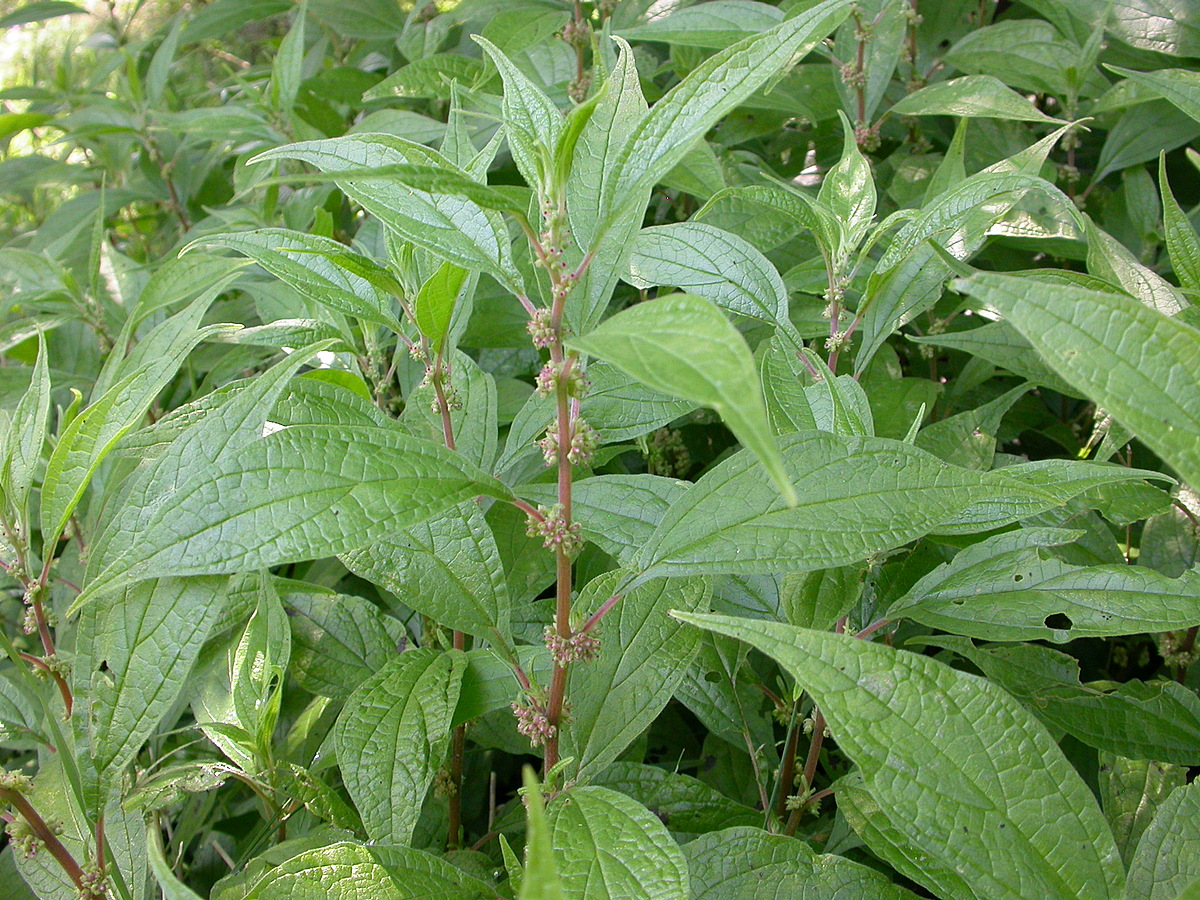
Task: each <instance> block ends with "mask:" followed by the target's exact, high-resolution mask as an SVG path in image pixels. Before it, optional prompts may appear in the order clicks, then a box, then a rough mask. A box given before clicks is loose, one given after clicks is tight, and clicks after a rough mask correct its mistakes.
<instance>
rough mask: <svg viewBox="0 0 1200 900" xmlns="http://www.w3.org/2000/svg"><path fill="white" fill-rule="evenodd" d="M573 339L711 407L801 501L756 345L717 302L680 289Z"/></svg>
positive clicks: (788, 494) (653, 383)
mask: <svg viewBox="0 0 1200 900" xmlns="http://www.w3.org/2000/svg"><path fill="white" fill-rule="evenodd" d="M567 343H568V346H569V347H571V348H572V349H575V350H581V351H583V352H585V353H589V354H591V355H593V356H598V357H600V358H601V359H603V360H606V361H607V362H610V363H612V364H613V365H615V366H617V367H618V368H620V369H623V370H624V371H626V372H628V373H629V374H630V375H632V376H633V377H634V378H636V379H638V380H639V381H641V382H642V383H643V384H646V385H648V386H649V387H651V388H654V389H655V390H659V391H662V392H664V393H667V394H672V395H674V396H677V397H682V398H684V399H686V400H691V401H693V402H695V403H700V404H703V405H704V406H711V407H712V408H713V409H715V410H716V411H717V412H718V413H719V414H720V415H721V418H722V419H723V420H724V421H725V424H726V425H728V426H729V430H730V431H732V432H733V433H734V436H736V437H737V438H738V440H740V441H741V442H742V444H743V445H744V446H745V447H747V448H748V449H749V450H751V451H752V452H753V453H754V454H755V455H756V456H757V457H758V458H759V459H760V460H761V461H762V464H763V466H764V467H765V468H766V470H767V471H768V472H769V473H770V475H771V478H772V480H773V481H774V483H775V487H776V490H778V491H780V492H781V493H782V494H783V496H784V498H785V499H786V500H787V502H788V503H789V504H791V505H794V504H795V501H796V494H795V491H794V489H793V487H792V485H791V483H790V481H789V480H788V478H787V475H786V474H785V472H784V468H783V463H782V460H781V459H780V456H779V448H778V446H777V445H776V443H775V438H774V436H773V435H772V433H771V428H770V425H769V424H768V422H767V414H766V409H765V407H764V406H763V400H762V393H761V390H760V389H759V386H758V377H757V373H756V372H755V370H754V360H753V359H752V358H751V356H750V349H749V347H747V346H746V341H745V338H743V337H742V336H741V334H740V333H739V332H738V331H737V329H736V328H734V327H733V325H731V324H730V322H729V320H728V319H727V318H726V317H725V315H724V313H722V312H721V311H720V310H719V309H717V308H716V307H714V306H713V305H712V304H710V303H708V302H706V301H704V300H702V299H700V298H698V297H693V296H691V295H690V294H673V295H671V296H669V297H663V298H660V299H657V300H652V301H649V302H646V303H640V304H638V305H637V306H634V307H631V308H630V309H627V310H625V311H624V312H620V313H617V315H615V316H613V317H612V318H610V319H607V320H606V321H605V322H604V324H602V325H601V326H600V327H599V328H597V329H596V330H595V331H593V332H592V333H591V334H588V335H587V336H585V337H582V338H574V339H572V340H570V341H568V342H567Z"/></svg>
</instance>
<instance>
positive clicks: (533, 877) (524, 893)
mask: <svg viewBox="0 0 1200 900" xmlns="http://www.w3.org/2000/svg"><path fill="white" fill-rule="evenodd" d="M521 777H522V780H523V781H524V782H525V798H526V804H525V815H526V821H527V822H528V825H527V826H526V829H525V833H526V838H525V872H524V874H523V875H522V876H521V887H520V890H519V891H518V892H517V900H565V896H564V894H563V888H562V880H561V879H560V878H559V877H558V865H557V864H556V863H555V861H554V846H553V843H552V841H551V837H550V824H549V822H547V820H546V806H545V804H544V803H543V802H542V789H541V785H539V784H538V780H537V776H536V775H534V774H533V767H532V766H525V767H523V768H522V770H521Z"/></svg>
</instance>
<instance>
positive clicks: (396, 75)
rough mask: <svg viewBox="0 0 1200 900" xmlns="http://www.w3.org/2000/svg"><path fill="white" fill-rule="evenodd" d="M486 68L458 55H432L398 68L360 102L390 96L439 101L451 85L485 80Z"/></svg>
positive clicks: (482, 63) (480, 63) (475, 61)
mask: <svg viewBox="0 0 1200 900" xmlns="http://www.w3.org/2000/svg"><path fill="white" fill-rule="evenodd" d="M486 73H487V65H486V63H484V61H483V60H481V59H475V58H473V57H470V56H463V55H461V54H458V53H435V54H433V55H432V56H426V57H425V58H424V59H415V60H413V61H412V62H410V63H409V64H408V65H406V66H401V67H400V68H398V69H397V70H396V71H395V72H393V73H392V74H390V75H389V76H388V77H387V78H385V79H383V81H381V82H379V84H377V85H375V87H373V88H371V89H370V90H369V91H367V92H366V93H365V94H363V100H368V101H369V100H384V99H390V98H392V97H404V98H408V99H418V98H429V99H437V100H440V99H442V98H444V97H445V96H446V94H447V93H448V92H449V86H450V84H451V82H454V81H457V82H458V83H459V84H462V85H466V86H467V87H471V86H473V85H475V84H476V83H480V82H483V81H484V80H486V77H487V74H486Z"/></svg>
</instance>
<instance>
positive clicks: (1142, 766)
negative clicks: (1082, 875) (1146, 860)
mask: <svg viewBox="0 0 1200 900" xmlns="http://www.w3.org/2000/svg"><path fill="white" fill-rule="evenodd" d="M1098 780H1099V782H1100V804H1101V807H1102V808H1103V809H1104V815H1105V817H1106V818H1107V819H1108V824H1109V825H1110V826H1111V827H1112V832H1113V837H1114V838H1116V841H1117V847H1119V848H1120V850H1121V858H1122V859H1123V860H1125V863H1126V865H1127V866H1128V864H1129V860H1130V859H1131V858H1132V857H1133V853H1134V850H1136V849H1137V843H1138V841H1139V840H1141V838H1142V834H1143V833H1144V832H1145V830H1146V829H1147V828H1148V827H1149V825H1150V823H1151V822H1152V821H1153V820H1154V816H1155V814H1156V813H1157V812H1158V808H1159V807H1160V806H1162V804H1163V801H1164V800H1166V799H1167V797H1168V796H1170V794H1171V792H1172V791H1174V790H1175V788H1177V787H1182V786H1183V785H1184V784H1186V783H1187V769H1186V768H1184V767H1183V766H1171V765H1167V764H1166V763H1157V762H1150V761H1148V760H1144V759H1124V758H1122V757H1119V756H1113V755H1112V754H1111V753H1103V752H1102V753H1101V754H1100V771H1099V778H1098Z"/></svg>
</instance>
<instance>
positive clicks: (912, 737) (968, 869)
mask: <svg viewBox="0 0 1200 900" xmlns="http://www.w3.org/2000/svg"><path fill="white" fill-rule="evenodd" d="M679 618H680V619H682V620H683V621H685V622H690V623H692V624H694V625H698V626H700V627H702V628H706V629H708V630H710V631H715V632H717V633H718V634H725V635H729V636H730V637H736V638H738V639H740V640H744V641H746V642H747V643H749V644H751V646H753V647H756V648H758V649H759V650H761V651H763V652H764V653H766V654H768V655H769V656H771V657H773V658H774V659H775V660H777V661H778V662H779V663H780V664H781V665H782V666H783V667H784V668H785V669H786V670H787V672H788V674H790V675H791V676H792V677H794V678H795V679H796V681H797V683H798V684H799V685H800V686H801V687H803V688H804V689H805V690H806V691H808V692H809V693H810V694H811V695H812V697H813V700H814V701H815V702H816V704H817V705H818V706H819V707H820V709H821V712H822V713H823V714H824V715H825V718H826V721H827V722H828V723H829V728H830V731H831V732H832V733H833V737H834V739H835V740H836V741H837V742H838V746H839V748H840V749H841V750H842V751H843V752H844V753H846V755H847V756H849V757H850V758H851V759H852V760H854V762H855V763H857V764H858V766H859V768H860V769H861V770H862V772H863V776H864V778H865V782H866V787H867V790H868V791H869V792H870V793H871V794H872V796H874V797H875V798H876V799H877V800H878V802H879V804H880V807H881V809H882V811H883V814H884V816H885V817H886V819H887V820H888V821H889V822H890V823H891V825H892V827H893V828H902V829H903V831H902V833H903V834H904V836H905V838H906V839H907V842H908V843H910V844H911V845H912V846H914V847H915V848H919V850H920V851H923V852H925V853H927V854H929V855H931V856H933V857H934V858H935V859H937V860H939V861H940V862H941V863H942V864H943V865H949V866H952V867H953V868H954V870H955V871H956V872H957V873H958V874H959V876H960V877H961V878H962V880H963V881H964V882H965V883H966V884H967V885H968V886H969V887H970V888H971V890H972V891H974V892H975V893H977V894H978V895H980V896H986V897H995V898H1011V900H1022V898H1027V897H1034V896H1036V897H1059V898H1063V900H1067V898H1093V897H1094V898H1118V897H1121V896H1123V892H1124V881H1125V878H1124V871H1123V867H1122V865H1121V859H1120V856H1119V855H1118V853H1117V848H1116V845H1115V844H1114V843H1113V838H1112V834H1111V833H1110V832H1109V830H1108V825H1107V824H1106V823H1105V821H1104V819H1103V817H1102V816H1101V814H1100V809H1099V807H1098V806H1097V805H1096V801H1095V799H1094V798H1093V796H1092V793H1091V791H1090V789H1089V788H1088V787H1087V785H1086V784H1084V782H1083V779H1082V778H1080V777H1079V774H1078V773H1077V772H1076V771H1075V770H1074V769H1073V768H1072V767H1071V765H1070V763H1068V762H1067V760H1066V758H1065V757H1064V756H1063V755H1062V751H1060V750H1059V749H1058V746H1057V745H1056V744H1055V743H1054V741H1053V740H1051V738H1050V736H1049V734H1047V733H1046V730H1045V728H1044V727H1042V726H1041V725H1040V724H1039V723H1038V722H1037V721H1036V720H1035V719H1033V717H1032V716H1030V714H1029V713H1027V712H1026V711H1025V710H1024V709H1023V708H1022V707H1021V706H1020V704H1018V703H1017V701H1015V700H1014V699H1012V698H1011V697H1010V696H1009V695H1008V694H1006V693H1005V692H1004V691H1002V690H1001V689H1000V688H998V687H996V686H994V685H992V684H991V683H989V682H987V681H985V680H983V679H981V678H977V677H975V676H972V675H968V674H965V673H963V672H958V671H955V670H954V669H951V668H950V667H949V666H946V665H943V664H941V663H939V662H936V661H935V660H933V659H930V658H928V657H924V656H918V655H916V654H913V653H906V652H903V651H898V650H893V649H892V648H890V647H886V646H884V645H881V644H874V643H871V642H869V641H864V640H858V639H856V638H853V637H850V636H848V635H841V634H829V633H827V632H820V631H809V630H806V629H801V628H794V627H791V626H787V625H779V624H775V623H772V622H752V621H748V620H744V619H734V618H730V617H727V616H716V615H691V614H680V615H679ZM1047 822H1053V823H1054V827H1053V828H1050V829H1048V828H1046V823H1047ZM918 880H922V879H920V878H918ZM930 887H933V885H930Z"/></svg>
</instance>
